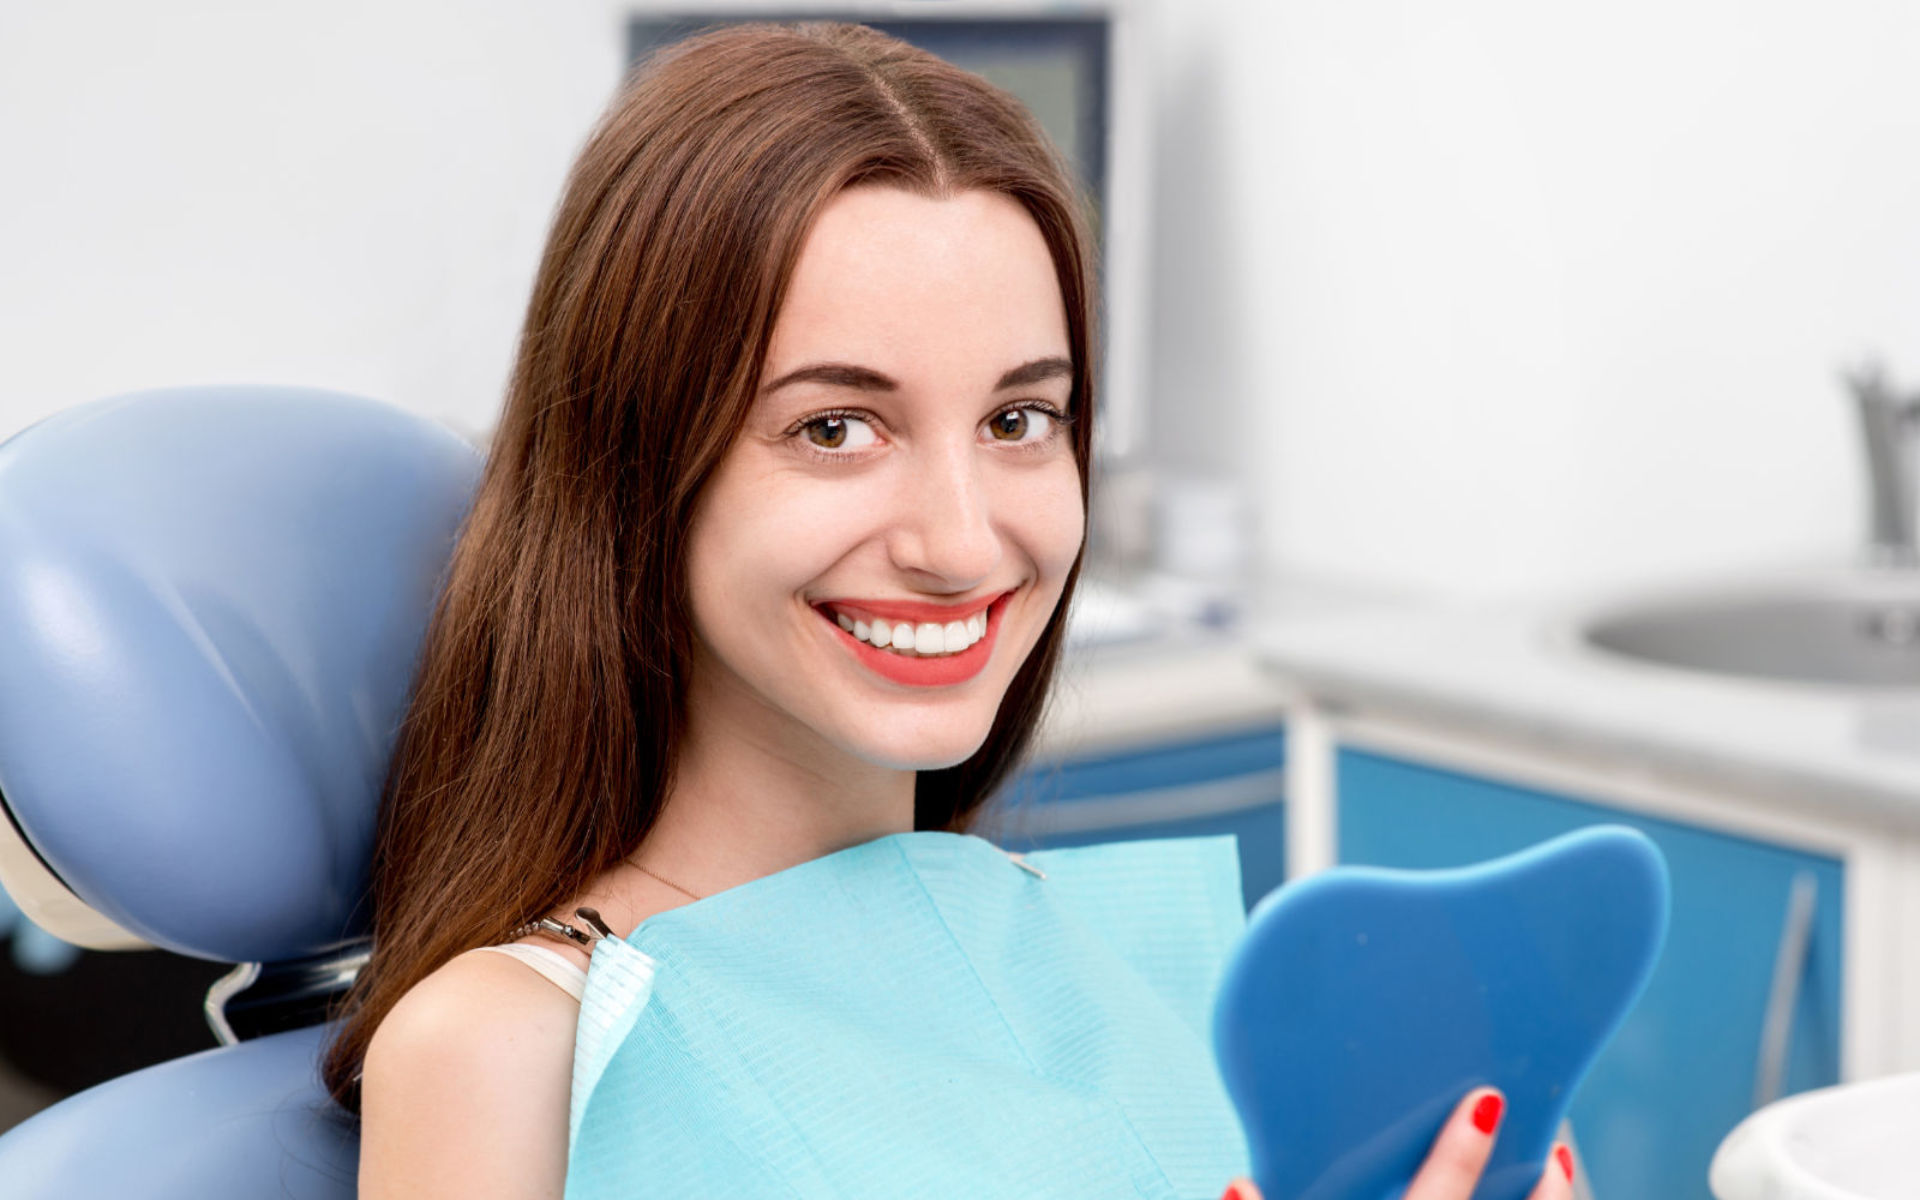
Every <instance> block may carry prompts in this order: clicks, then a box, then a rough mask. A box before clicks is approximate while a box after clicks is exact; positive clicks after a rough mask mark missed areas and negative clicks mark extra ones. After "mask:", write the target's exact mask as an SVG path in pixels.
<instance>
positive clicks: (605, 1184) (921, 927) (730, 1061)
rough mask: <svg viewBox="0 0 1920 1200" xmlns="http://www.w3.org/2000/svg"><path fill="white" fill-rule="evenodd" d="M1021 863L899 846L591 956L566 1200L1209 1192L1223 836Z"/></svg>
mask: <svg viewBox="0 0 1920 1200" xmlns="http://www.w3.org/2000/svg"><path fill="white" fill-rule="evenodd" d="M1025 861H1026V862H1027V863H1030V864H1031V866H1032V867H1033V868H1037V873H1036V872H1035V871H1029V870H1027V869H1023V868H1022V866H1021V865H1020V864H1019V863H1018V862H1016V861H1015V860H1014V859H1012V858H1011V857H1010V856H1008V855H1007V854H1005V853H1004V852H1002V851H1001V850H999V849H998V848H996V847H995V846H993V845H992V844H991V843H989V842H986V841H984V840H982V839H980V838H977V837H972V836H967V835H961V834H950V833H935V832H916V833H904V834H895V835H893V836H890V837H884V838H880V839H878V840H876V841H872V842H868V843H865V844H863V845H860V846H855V847H852V848H850V849H847V850H842V851H839V852H837V853H834V854H830V855H827V856H825V857H823V858H818V859H815V860H813V861H811V862H807V863H803V864H801V865H799V866H797V867H793V868H790V869H788V870H785V871H780V872H777V873H775V874H773V875H769V876H766V877H764V878H761V879H757V880H754V881H752V882H750V883H747V884H743V885H741V886H739V887H736V888H732V889H730V890H728V891H725V892H721V893H719V894H717V895H714V896H710V897H708V898H706V899H704V900H701V901H698V902H697V903H694V904H690V905H687V906H685V907H682V908H677V909H672V910H670V911H667V912H663V913H660V914H658V915H656V916H654V917H651V918H649V919H648V920H646V921H645V922H643V923H642V924H641V925H640V926H639V928H637V929H635V930H634V931H633V933H632V934H631V935H630V936H629V937H628V938H627V939H626V940H625V941H621V940H619V939H614V938H608V939H606V940H604V941H601V942H600V943H598V944H597V945H596V946H595V948H594V953H593V960H592V965H591V968H590V970H589V972H588V976H587V987H586V995H585V998H584V999H583V1001H582V1005H581V1017H580V1029H579V1035H578V1039H577V1042H576V1048H575V1059H574V1080H573V1103H572V1113H571V1124H570V1132H569V1143H570V1153H569V1163H568V1172H567V1191H566V1194H567V1196H568V1197H569V1200H613V1198H615V1197H621V1198H625V1197H632V1196H637V1195H649V1196H654V1195H657V1196H673V1197H695V1196H720V1195H725V1196H728V1197H733V1198H742V1197H760V1196H778V1197H821V1198H825V1197H836V1198H837V1197H867V1196H888V1197H901V1196H929V1197H932V1196H939V1197H952V1196H966V1197H977V1198H991V1197H1002V1196H1004V1197H1020V1198H1022V1200H1028V1198H1032V1197H1063V1198H1065V1197H1072V1198H1073V1200H1088V1198H1089V1197H1095V1196H1106V1195H1113V1196H1121V1195H1124V1196H1128V1197H1132V1196H1140V1197H1148V1198H1151V1200H1174V1198H1186V1200H1201V1198H1204V1200H1213V1198H1214V1197H1217V1196H1218V1195H1219V1194H1220V1192H1221V1191H1222V1190H1223V1189H1224V1188H1225V1186H1226V1184H1227V1181H1228V1180H1229V1179H1231V1178H1233V1177H1234V1176H1237V1175H1244V1174H1246V1173H1247V1169H1248V1159H1247V1148H1246V1140H1245V1135H1244V1134H1243V1133H1242V1131H1241V1129H1240V1125H1239V1122H1238V1120H1237V1118H1236V1116H1235V1113H1234V1110H1233V1107H1232V1105H1231V1104H1230V1103H1229V1101H1228V1099H1227V1095H1226V1091H1225V1089H1224V1087H1223V1085H1222V1083H1221V1080H1220V1077H1219V1074H1218V1073H1217V1071H1216V1068H1215V1066H1214V1060H1213V1056H1212V1052H1211V1034H1210V1025H1211V1016H1212V1005H1213V997H1214V991H1215V988H1216V986H1217V984H1218V982H1219V979H1220V975H1221V972H1222V970H1223V967H1224V963H1225V959H1226V955H1227V953H1228V951H1229V949H1230V948H1231V947H1232V946H1233V945H1234V943H1235V942H1236V940H1237V939H1238V938H1239V936H1240V934H1241V931H1242V930H1243V929H1244V927H1245V914H1244V912H1243V910H1242V908H1241V896H1240V879H1239V861H1238V858H1237V855H1236V853H1235V849H1234V842H1233V839H1232V838H1230V837H1213V838H1191V839H1178V840H1167V841H1151V842H1130V843H1119V844H1112V845H1104V846H1089V847H1083V848H1078V849H1068V850H1050V851H1040V852H1037V853H1034V854H1031V855H1028V856H1027V857H1026V860H1025ZM1041 874H1044V876H1045V877H1044V878H1041V877H1040V875H1041Z"/></svg>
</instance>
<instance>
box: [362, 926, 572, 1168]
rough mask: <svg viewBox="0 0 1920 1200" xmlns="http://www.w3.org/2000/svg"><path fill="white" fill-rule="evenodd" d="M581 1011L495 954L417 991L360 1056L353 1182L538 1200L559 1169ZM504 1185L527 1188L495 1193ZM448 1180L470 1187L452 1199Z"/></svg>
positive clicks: (473, 958) (456, 964) (472, 959)
mask: <svg viewBox="0 0 1920 1200" xmlns="http://www.w3.org/2000/svg"><path fill="white" fill-rule="evenodd" d="M579 1011H580V1008H579V1005H578V1003H576V1002H575V1001H574V999H573V998H572V997H571V996H569V995H567V994H566V993H565V992H563V991H562V990H561V989H559V988H557V987H555V986H554V985H553V984H552V983H551V982H549V981H548V980H546V979H543V978H541V977H540V976H539V975H538V974H536V973H535V972H533V971H531V970H529V969H528V968H527V966H526V965H525V964H523V963H519V962H515V961H513V960H512V959H511V958H509V957H508V956H506V955H503V954H487V953H481V952H478V951H469V952H467V953H465V954H461V955H458V956H456V957H454V958H453V959H451V960H450V961H448V962H447V963H445V964H444V965H442V966H441V967H440V968H439V969H437V970H435V971H434V972H433V973H432V974H430V975H428V976H427V977H426V978H425V979H422V980H421V981H420V982H419V983H417V984H415V985H414V986H413V987H412V988H411V989H409V990H408V991H407V993H406V994H405V995H404V996H402V997H401V998H400V1000H399V1002H398V1003H396V1004H395V1005H394V1007H393V1009H392V1010H391V1011H390V1012H388V1013H387V1015H386V1017H385V1018H384V1019H383V1020H382V1021H381V1022H380V1025H379V1027H378V1028H377V1029H376V1030H375V1031H374V1035H373V1041H372V1043H371V1044H370V1045H369V1046H368V1048H367V1058H366V1066H365V1074H364V1077H363V1079H362V1084H361V1106H362V1107H361V1112H362V1117H363V1125H362V1162H361V1182H362V1184H363V1186H364V1185H366V1184H368V1183H370V1182H371V1181H374V1180H378V1181H380V1183H381V1185H382V1186H383V1187H385V1186H391V1188H392V1190H393V1192H394V1194H412V1193H409V1192H407V1191H406V1188H407V1186H410V1184H411V1182H413V1181H416V1180H418V1181H421V1182H422V1183H423V1185H424V1184H425V1183H426V1182H429V1181H432V1182H433V1183H434V1186H435V1187H438V1188H441V1189H445V1190H433V1191H427V1192H423V1193H422V1194H431V1195H456V1194H460V1195H468V1194H470V1195H475V1196H481V1195H485V1196H492V1195H515V1194H518V1195H541V1194H545V1191H546V1189H547V1188H548V1187H549V1186H550V1185H552V1184H554V1183H555V1181H556V1180H558V1179H559V1178H560V1176H561V1175H563V1174H564V1170H565V1162H566V1130H567V1105H568V1097H569V1091H570V1084H571V1079H572V1073H573V1039H574V1031H575V1027H576V1025H577V1024H578V1018H579ZM427 1147H431V1149H428V1148H427ZM509 1180H514V1181H518V1182H519V1183H522V1184H525V1185H527V1186H526V1189H525V1190H524V1191H515V1190H513V1189H512V1188H510V1187H505V1186H504V1185H505V1183H506V1181H509ZM457 1181H458V1182H461V1183H462V1184H463V1185H464V1183H471V1184H472V1185H473V1188H474V1189H475V1190H473V1191H471V1192H461V1191H460V1190H459V1189H458V1188H457V1187H453V1186H451V1185H452V1184H453V1183H455V1182H457ZM553 1191H554V1194H556V1195H557V1194H558V1190H557V1188H554V1189H553ZM381 1194H383V1195H384V1194H387V1193H386V1192H381Z"/></svg>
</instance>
